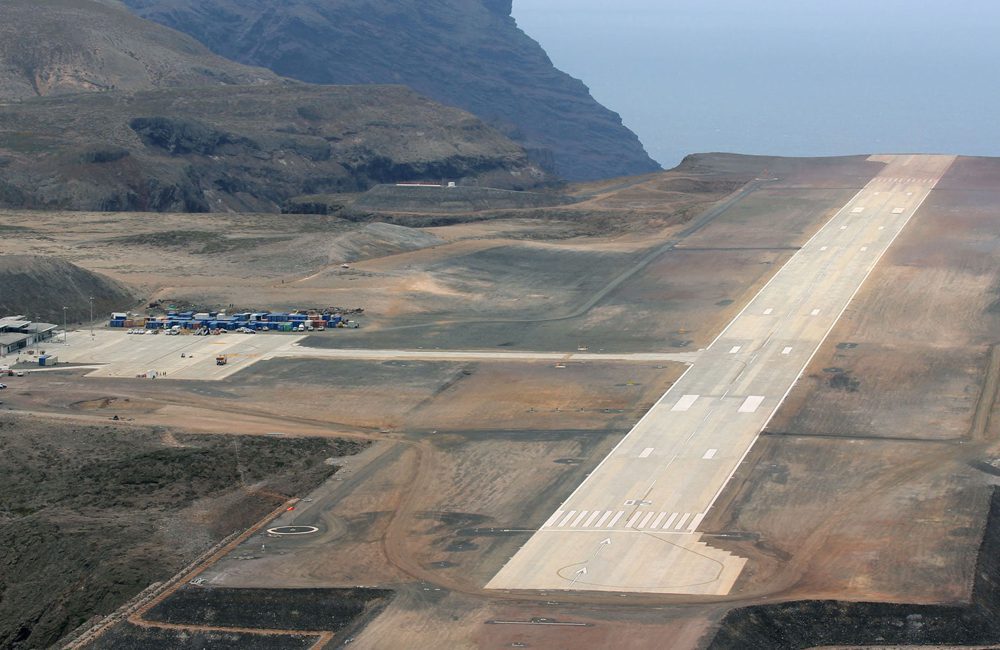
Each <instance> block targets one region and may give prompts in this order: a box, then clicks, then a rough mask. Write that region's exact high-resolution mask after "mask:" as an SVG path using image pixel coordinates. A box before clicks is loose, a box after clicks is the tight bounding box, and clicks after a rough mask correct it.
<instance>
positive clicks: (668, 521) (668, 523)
mask: <svg viewBox="0 0 1000 650" xmlns="http://www.w3.org/2000/svg"><path fill="white" fill-rule="evenodd" d="M674 519H677V513H676V512H675V513H674V514H672V515H670V518H669V519H667V523H665V524H663V528H661V529H660V530H666V529H668V528H670V524H672V523H674Z"/></svg>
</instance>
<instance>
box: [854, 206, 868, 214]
mask: <svg viewBox="0 0 1000 650" xmlns="http://www.w3.org/2000/svg"><path fill="white" fill-rule="evenodd" d="M864 211H865V209H864V208H862V207H860V206H859V207H856V208H852V209H851V213H852V214H861V213H862V212H864Z"/></svg>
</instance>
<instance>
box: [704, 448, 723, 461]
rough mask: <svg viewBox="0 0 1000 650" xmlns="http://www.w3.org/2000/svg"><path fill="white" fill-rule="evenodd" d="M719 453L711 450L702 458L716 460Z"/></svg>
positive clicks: (716, 450)
mask: <svg viewBox="0 0 1000 650" xmlns="http://www.w3.org/2000/svg"><path fill="white" fill-rule="evenodd" d="M717 453H719V450H718V449H709V450H708V451H706V452H705V455H704V456H702V459H703V460H712V459H713V458H715V455H716V454H717Z"/></svg>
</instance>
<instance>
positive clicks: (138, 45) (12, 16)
mask: <svg viewBox="0 0 1000 650" xmlns="http://www.w3.org/2000/svg"><path fill="white" fill-rule="evenodd" d="M276 79H277V75H275V74H274V73H273V72H271V71H269V70H264V69H261V68H250V67H248V66H245V65H240V64H238V63H234V62H232V61H228V60H226V59H224V58H222V57H220V56H217V55H215V54H212V53H211V52H210V51H209V50H208V48H206V47H205V46H204V45H202V44H201V43H199V42H198V41H196V40H195V39H193V38H191V37H189V36H186V35H184V34H180V33H178V32H175V31H173V30H170V29H163V28H162V27H161V26H159V25H156V24H154V23H151V22H149V21H146V20H143V19H141V18H138V17H137V16H134V15H132V14H131V13H129V12H128V11H127V10H126V9H125V7H124V6H123V5H121V4H120V3H117V2H113V1H111V0H108V1H106V2H101V1H98V0H3V2H0V98H3V99H5V100H6V99H23V98H28V97H36V96H43V95H53V94H60V93H74V92H81V91H101V90H112V89H118V90H146V89H150V88H162V87H175V86H202V85H209V84H254V83H261V82H265V81H274V80H276Z"/></svg>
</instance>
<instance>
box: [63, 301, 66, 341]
mask: <svg viewBox="0 0 1000 650" xmlns="http://www.w3.org/2000/svg"><path fill="white" fill-rule="evenodd" d="M65 342H66V308H65V307H63V343H65Z"/></svg>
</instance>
